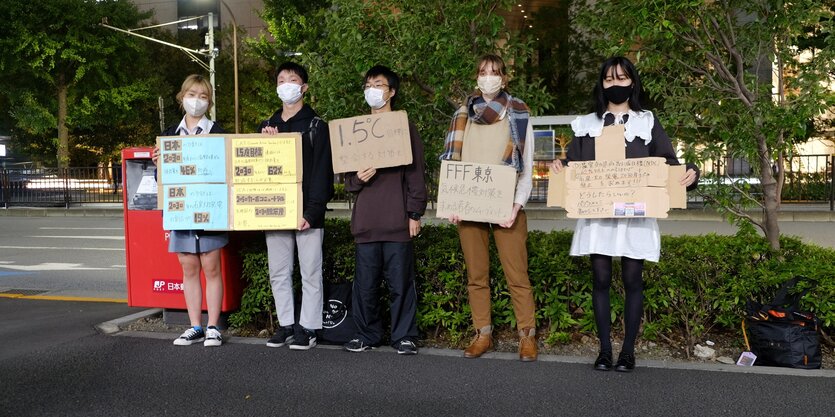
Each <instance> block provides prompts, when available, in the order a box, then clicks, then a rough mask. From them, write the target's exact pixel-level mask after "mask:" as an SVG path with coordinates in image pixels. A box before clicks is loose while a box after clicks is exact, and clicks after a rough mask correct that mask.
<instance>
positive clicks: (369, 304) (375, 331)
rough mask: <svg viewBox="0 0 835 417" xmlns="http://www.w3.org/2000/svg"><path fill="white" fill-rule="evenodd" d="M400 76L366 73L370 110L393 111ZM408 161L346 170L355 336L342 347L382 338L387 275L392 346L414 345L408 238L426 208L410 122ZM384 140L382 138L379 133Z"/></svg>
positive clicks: (356, 347)
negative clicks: (353, 253)
mask: <svg viewBox="0 0 835 417" xmlns="http://www.w3.org/2000/svg"><path fill="white" fill-rule="evenodd" d="M399 88H400V77H398V76H397V74H395V73H394V71H392V70H391V69H389V68H388V67H385V66H382V65H377V66H374V67H372V68H371V69H369V70H368V72H366V73H365V88H364V93H365V101H366V103H367V104H368V106H369V107H370V108H371V114H379V113H386V112H390V111H392V106H393V105H394V102H395V100H396V99H397V96H398V92H399V90H398V89H399ZM409 138H410V142H411V150H412V163H411V164H408V165H401V166H396V167H388V168H380V169H375V168H371V167H369V168H366V169H362V170H360V171H359V172H349V173H347V174H345V189H346V190H347V191H349V192H351V193H354V194H355V196H356V197H355V199H354V209H353V212H352V213H351V234H353V236H354V242H355V243H356V268H355V275H354V284H353V289H352V293H351V295H352V303H351V314H352V315H353V318H354V323H355V324H356V326H357V333H356V335H355V336H354V337H353V338H352V340H350V341H349V342H348V343H346V344H345V345H344V346H343V349H344V350H346V351H349V352H362V351H364V350H368V349H372V348H374V347H377V346H379V345H380V344H382V342H383V336H384V333H383V325H382V320H381V318H380V308H379V306H380V296H379V289H380V283H381V281H382V280H383V279H385V280H386V282H387V284H388V288H389V294H390V296H391V308H390V311H391V337H390V343H391V346H392V347H393V348H394V349H396V350H397V353H398V354H400V355H415V354H417V352H418V349H417V345H416V342H417V339H418V330H417V319H416V317H417V291H416V289H415V250H414V245H413V244H412V239H413V238H415V237H416V236H417V235H418V233H420V218H421V216H422V215H423V213H424V211H425V210H426V198H427V193H426V179H425V178H424V168H425V164H424V156H423V142H421V140H420V135H419V134H418V131H417V128H416V127H415V126H414V125H413V124H412V123H409ZM383 140H385V138H383Z"/></svg>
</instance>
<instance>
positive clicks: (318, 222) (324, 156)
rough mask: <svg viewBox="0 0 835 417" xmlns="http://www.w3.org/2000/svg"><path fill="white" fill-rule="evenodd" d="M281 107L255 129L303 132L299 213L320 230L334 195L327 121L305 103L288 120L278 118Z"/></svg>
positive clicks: (312, 226) (311, 225) (259, 130)
mask: <svg viewBox="0 0 835 417" xmlns="http://www.w3.org/2000/svg"><path fill="white" fill-rule="evenodd" d="M281 110H282V109H278V111H277V112H275V113H274V114H273V115H272V117H270V119H269V120H265V121H263V122H261V124H260V125H259V126H258V130H257V132H261V129H263V128H264V127H266V126H272V127H275V128H277V129H278V131H279V132H300V133H302V201H303V204H302V216H303V217H304V218H305V220H307V222H308V223H310V227H311V228H315V229H320V228H322V227H324V226H325V209H326V208H327V204H328V201H330V199H331V198H332V197H333V163H332V162H331V143H330V133H329V131H328V124H327V123H325V122H324V121H323V120H322V119H320V118H319V116H318V115H317V114H316V112H315V111H313V108H311V107H310V106H309V105H307V104H305V105H303V106H302V108H301V110H299V112H298V113H296V114H295V115H294V116H293V117H291V118H290V120H283V119H282V118H281ZM314 118H316V120H315V121H314Z"/></svg>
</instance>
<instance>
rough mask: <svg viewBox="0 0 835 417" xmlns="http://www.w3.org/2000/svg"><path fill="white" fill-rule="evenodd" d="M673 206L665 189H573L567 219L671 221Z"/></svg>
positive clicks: (568, 204) (566, 201)
mask: <svg viewBox="0 0 835 417" xmlns="http://www.w3.org/2000/svg"><path fill="white" fill-rule="evenodd" d="M669 209H670V205H669V203H668V199H667V189H666V188H664V187H634V188H596V189H586V190H579V189H573V190H572V189H569V190H568V191H567V192H566V195H565V211H566V217H569V218H572V219H583V218H587V219H591V218H604V217H605V218H618V217H657V218H665V217H667V211H668V210H669Z"/></svg>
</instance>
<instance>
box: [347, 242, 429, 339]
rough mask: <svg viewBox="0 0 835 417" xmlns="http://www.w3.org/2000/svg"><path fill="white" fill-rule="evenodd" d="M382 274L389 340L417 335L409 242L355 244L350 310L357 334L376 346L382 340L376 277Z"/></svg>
mask: <svg viewBox="0 0 835 417" xmlns="http://www.w3.org/2000/svg"><path fill="white" fill-rule="evenodd" d="M383 278H385V280H386V283H387V284H388V288H389V293H390V294H391V343H392V345H395V344H397V343H399V342H400V341H401V340H412V341H416V340H417V338H418V331H417V322H416V318H415V315H416V314H417V293H416V290H415V250H414V245H413V244H412V242H372V243H358V244H357V263H356V275H355V277H354V287H353V295H352V301H353V302H352V305H351V312H352V313H353V316H354V322H355V323H356V324H357V336H356V337H357V338H359V339H360V340H362V341H363V342H365V343H366V344H368V345H371V346H379V345H380V344H381V343H382V340H383V324H382V321H381V319H380V295H379V292H380V291H379V290H380V281H381V280H382V279H383Z"/></svg>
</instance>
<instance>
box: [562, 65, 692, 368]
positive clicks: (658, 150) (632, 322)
mask: <svg viewBox="0 0 835 417" xmlns="http://www.w3.org/2000/svg"><path fill="white" fill-rule="evenodd" d="M640 95H641V80H640V77H639V76H638V72H637V70H636V69H635V66H634V65H633V64H632V62H631V61H629V60H628V59H627V58H624V57H613V58H609V59H608V60H606V61H605V62H604V63H603V65H601V67H600V75H599V77H598V80H597V84H596V85H595V87H594V92H593V96H594V104H595V112H594V113H590V114H587V115H585V116H580V117H578V118H577V119H575V120H574V121H573V122H572V123H571V128H572V130H573V131H574V139H573V140H572V141H571V143H570V144H569V145H568V150H567V152H566V158H565V159H564V160H560V159H557V160H554V161H553V162H552V163H551V169H552V170H553V171H555V172H559V171H561V170H562V169H563V167H564V166H565V165H566V164H570V163H571V161H589V160H594V159H595V148H594V145H595V139H596V138H597V137H599V136H600V135H601V133H602V131H603V127H604V126H609V125H614V124H623V125H624V128H625V129H624V144H625V147H626V157H627V158H644V157H663V158H665V159H666V162H667V164H668V165H679V164H680V163H679V161H678V158H677V157H676V154H675V151H674V149H673V146H672V143H671V141H670V138H669V136H667V133H666V132H664V128H663V127H661V124H660V123H659V122H658V119H657V118H656V117H655V115H654V114H653V113H652V112H650V111H647V110H644V109H643V108H642V107H641V103H640V100H639V97H640ZM698 178H699V170H698V168H697V167H696V166H695V165H692V164H688V165H687V171H686V172H685V174H684V176H683V177H682V178H680V179H678V181H679V182H680V184H681V185H683V186H686V187H688V190H689V189H692V188H695V186H696V184H697V181H698ZM660 253H661V232H660V230H659V229H658V223H657V222H656V220H655V219H654V218H645V217H633V218H603V219H579V220H578V221H577V226H576V228H575V230H574V237H573V239H572V242H571V255H572V256H586V255H588V256H589V257H590V258H591V264H592V276H593V279H594V283H593V290H592V305H593V306H594V317H595V322H596V324H597V336H598V338H599V339H600V354H599V355H598V357H597V360H596V361H595V362H594V369H597V370H601V371H608V370H610V369H612V368H613V367H614V369H615V370H616V371H621V372H629V371H631V370H633V369H634V368H635V341H636V339H637V336H638V330H639V328H640V325H641V316H642V313H643V269H644V261H645V260H646V261H650V262H658V258H659V255H660ZM613 257H620V259H621V272H622V278H623V286H624V289H625V291H626V300H625V307H624V310H625V311H624V321H625V329H624V330H625V336H624V340H623V346H622V348H621V352H620V355H619V356H618V361H617V363H615V364H614V365H613V363H612V342H611V340H610V333H611V304H610V301H609V288H610V286H611V282H612V258H613Z"/></svg>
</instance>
